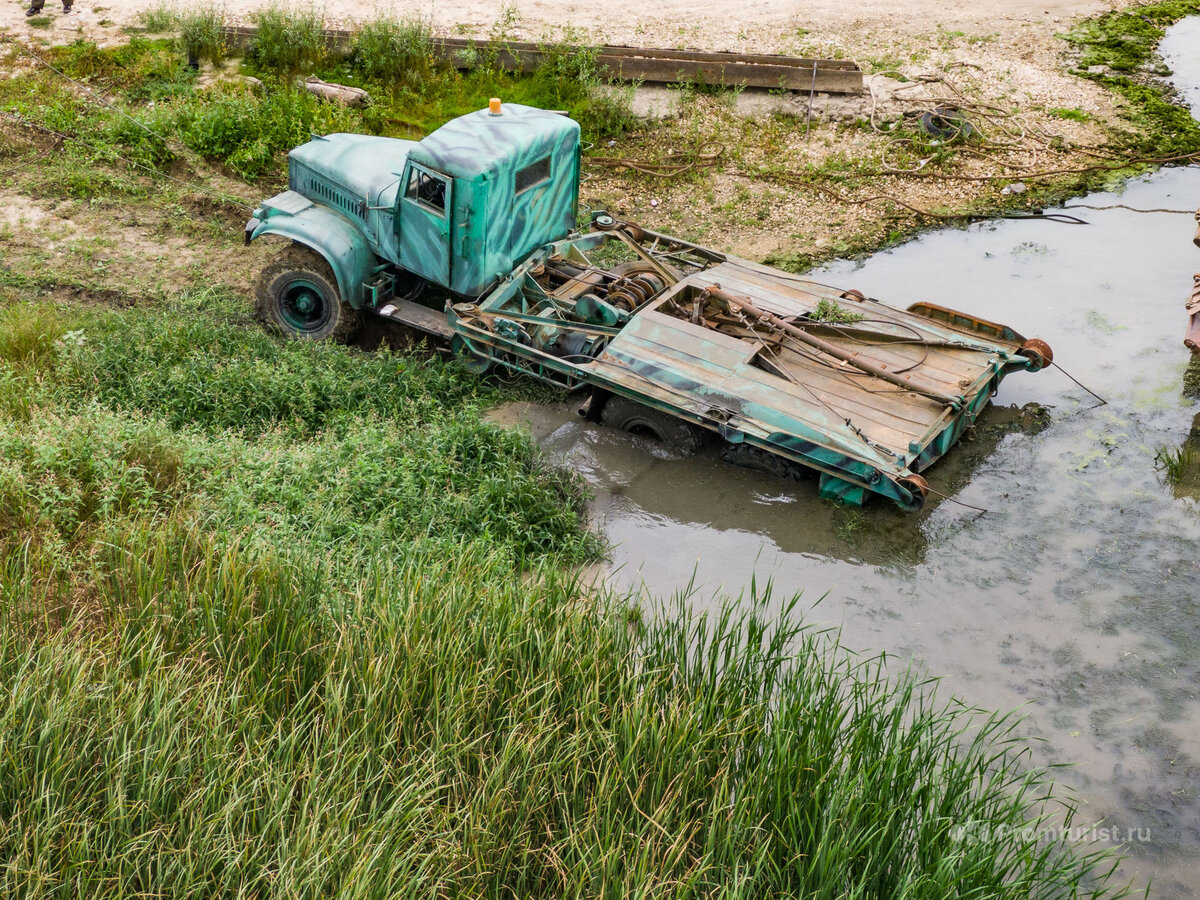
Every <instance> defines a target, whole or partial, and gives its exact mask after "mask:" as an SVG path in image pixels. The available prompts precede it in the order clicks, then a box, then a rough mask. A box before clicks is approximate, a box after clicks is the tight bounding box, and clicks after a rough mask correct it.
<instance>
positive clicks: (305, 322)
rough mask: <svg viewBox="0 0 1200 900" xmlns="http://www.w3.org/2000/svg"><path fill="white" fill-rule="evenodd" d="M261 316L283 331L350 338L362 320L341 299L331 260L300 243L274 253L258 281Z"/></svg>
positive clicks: (303, 336)
mask: <svg viewBox="0 0 1200 900" xmlns="http://www.w3.org/2000/svg"><path fill="white" fill-rule="evenodd" d="M254 309H255V312H256V313H257V315H258V318H259V320H260V321H261V322H262V323H263V324H265V325H266V326H267V327H268V328H270V329H272V330H274V331H278V332H280V333H282V334H283V335H284V336H285V337H289V338H292V339H293V340H301V341H324V340H332V341H337V342H338V343H342V344H344V343H346V342H347V341H348V340H350V338H351V337H353V336H354V332H355V331H357V330H358V326H359V324H360V323H361V317H360V315H359V311H358V310H356V309H353V308H352V307H351V306H350V305H349V304H348V303H343V302H342V298H341V296H340V295H339V294H338V289H337V280H336V279H335V278H334V275H333V270H332V269H330V267H329V263H327V262H326V261H325V259H324V258H323V257H322V256H321V255H320V254H319V253H317V252H316V251H315V250H311V249H309V248H308V247H305V246H303V245H300V244H296V245H293V246H291V247H288V248H287V249H286V250H284V251H283V252H282V253H280V254H279V255H278V256H276V257H275V259H273V260H272V261H271V262H270V263H268V264H267V266H266V268H264V269H263V270H262V274H260V275H259V276H258V281H257V283H256V284H255V285H254Z"/></svg>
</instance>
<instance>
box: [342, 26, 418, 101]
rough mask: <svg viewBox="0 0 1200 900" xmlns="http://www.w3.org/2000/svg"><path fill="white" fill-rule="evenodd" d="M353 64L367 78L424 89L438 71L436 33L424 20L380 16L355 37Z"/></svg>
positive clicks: (352, 53) (351, 58)
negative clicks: (435, 57) (435, 49)
mask: <svg viewBox="0 0 1200 900" xmlns="http://www.w3.org/2000/svg"><path fill="white" fill-rule="evenodd" d="M350 60H351V63H352V65H353V66H354V67H355V68H356V69H357V70H358V71H359V72H361V73H362V75H363V77H364V78H369V79H372V80H374V81H380V82H383V83H385V84H389V85H393V86H394V85H401V84H405V85H410V86H413V87H420V86H421V84H422V83H423V82H424V81H425V80H426V79H428V78H429V76H430V74H431V73H432V71H433V68H434V59H433V32H432V30H431V29H430V25H429V23H428V22H426V21H424V20H422V19H416V18H412V19H403V20H400V19H396V18H393V17H391V16H380V17H378V18H376V19H373V20H371V21H369V22H366V23H364V24H363V25H362V27H361V28H360V29H359V30H358V32H357V33H356V34H355V36H354V43H353V45H352V47H351V52H350Z"/></svg>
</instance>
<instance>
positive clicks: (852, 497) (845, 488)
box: [817, 472, 867, 506]
mask: <svg viewBox="0 0 1200 900" xmlns="http://www.w3.org/2000/svg"><path fill="white" fill-rule="evenodd" d="M817 492H818V493H819V494H820V495H821V497H822V498H824V499H825V500H836V501H837V502H838V503H845V504H846V505H847V506H862V505H863V502H864V501H865V500H866V499H867V489H866V488H865V487H862V486H861V485H857V484H852V483H851V482H849V481H846V480H845V479H843V478H838V477H837V476H836V475H830V474H829V473H828V472H822V473H821V480H820V482H819V483H818V486H817Z"/></svg>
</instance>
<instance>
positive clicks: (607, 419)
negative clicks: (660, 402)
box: [600, 397, 709, 456]
mask: <svg viewBox="0 0 1200 900" xmlns="http://www.w3.org/2000/svg"><path fill="white" fill-rule="evenodd" d="M600 421H601V422H603V423H604V424H605V425H608V426H609V427H610V428H620V429H621V430H622V431H627V432H629V433H630V434H633V435H638V436H640V437H646V438H650V439H651V440H655V441H658V442H659V443H660V444H662V445H663V446H664V447H667V448H669V449H671V450H673V451H675V452H676V453H680V454H683V455H685V456H691V455H692V454H693V453H696V452H698V451H699V450H700V448H701V447H703V446H704V445H705V443H707V441H708V438H709V433H708V432H707V431H705V430H704V429H703V428H701V427H700V426H698V425H692V424H691V423H689V422H684V421H682V420H680V419H677V418H675V417H674V416H672V415H670V414H668V413H665V412H662V411H661V410H657V409H651V408H650V407H648V406H643V405H642V404H640V403H634V402H633V401H632V400H626V399H625V398H624V397H609V398H608V401H607V402H606V403H605V404H604V409H603V411H602V412H601V413H600Z"/></svg>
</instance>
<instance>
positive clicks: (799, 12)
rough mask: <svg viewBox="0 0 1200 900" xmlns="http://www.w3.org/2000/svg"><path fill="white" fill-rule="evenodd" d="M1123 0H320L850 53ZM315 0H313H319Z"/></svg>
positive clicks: (454, 20)
mask: <svg viewBox="0 0 1200 900" xmlns="http://www.w3.org/2000/svg"><path fill="white" fill-rule="evenodd" d="M161 5H162V0H101V2H99V3H94V2H91V0H77V2H76V4H75V11H74V13H73V14H72V15H70V16H63V15H61V11H60V10H59V7H58V2H57V0H48V3H47V7H46V9H47V14H48V15H50V16H51V17H53V19H54V21H53V22H52V23H51V24H50V25H49V26H47V27H42V28H30V27H28V26H27V24H26V18H25V15H24V9H25V6H26V4H25V3H24V2H23V0H7V2H5V3H4V4H3V5H2V6H0V28H4V29H10V30H14V31H17V32H22V33H33V34H37V35H40V36H43V37H46V38H49V39H51V40H55V41H62V40H70V39H71V38H72V37H73V36H74V33H78V32H81V31H82V32H84V33H86V34H87V35H89V36H91V37H95V38H100V39H104V38H110V39H111V38H112V37H115V36H116V34H117V33H118V30H119V27H120V26H121V25H128V24H136V22H137V16H138V13H139V12H141V11H143V10H146V9H151V8H155V7H158V6H161ZM219 5H221V6H223V7H224V8H225V9H226V10H227V11H228V13H229V15H230V17H232V18H245V17H248V16H249V15H250V14H251V13H252V12H253V11H254V10H255V9H258V8H260V7H261V6H263V5H264V4H263V3H262V2H259V0H226V2H224V3H221V4H219ZM1128 5H1130V4H1129V3H1128V2H1123V0H1117V2H1112V0H1005V2H1003V3H984V2H980V0H975V2H971V3H959V4H947V3H945V2H942V0H904V2H901V0H860V2H857V3H854V4H847V3H844V2H841V0H810V2H806V3H805V4H803V6H802V8H800V7H801V5H800V4H797V3H796V2H795V0H746V2H741V0H660V2H658V3H655V4H654V5H653V8H652V9H648V8H647V4H645V3H644V2H642V0H610V2H608V3H605V4H603V5H600V4H596V3H593V2H583V0H562V2H559V0H523V2H518V0H514V2H513V3H512V4H511V6H510V7H509V8H508V9H510V10H514V11H515V13H516V15H515V16H514V15H512V14H511V13H508V12H506V8H505V6H504V4H502V3H500V2H496V0H463V2H458V3H454V4H444V3H437V2H433V0H424V2H419V3H408V4H386V3H383V4H380V3H376V2H374V0H349V2H339V3H329V4H325V5H324V9H325V11H326V14H327V17H328V19H329V20H330V21H331V22H333V23H337V24H349V23H350V22H352V21H354V20H356V19H364V18H370V17H372V16H374V15H376V13H377V11H380V10H382V11H392V12H394V13H395V14H396V15H398V16H401V17H407V16H421V17H424V18H428V19H429V20H430V21H432V22H433V24H434V27H435V28H438V29H445V30H448V31H449V30H468V31H471V32H482V33H486V32H487V31H489V30H490V29H491V28H492V27H493V26H494V25H495V23H496V22H497V21H498V20H500V19H502V18H505V17H506V16H507V17H508V18H509V19H512V20H514V21H513V22H512V26H513V30H515V31H517V32H519V33H522V34H523V35H526V36H532V37H537V36H540V35H541V34H542V33H545V32H553V31H555V30H558V29H560V28H562V27H563V26H566V25H570V26H574V27H578V28H586V29H588V30H589V31H590V32H592V34H593V35H594V36H595V37H597V38H600V39H603V40H607V41H609V42H612V43H626V44H635V45H636V44H640V45H643V46H652V45H661V46H690V47H697V48H701V49H709V50H738V49H746V50H758V51H781V52H794V51H796V50H797V49H799V48H800V45H807V46H809V47H810V48H811V49H816V48H817V47H819V46H822V45H824V46H827V47H829V48H830V49H835V50H836V49H841V50H842V52H844V53H846V54H847V55H848V56H851V57H854V56H855V55H856V49H855V48H856V45H859V46H860V45H863V44H868V45H878V44H880V43H886V42H887V41H888V40H889V39H898V38H908V39H911V38H914V37H918V36H922V35H936V33H937V31H938V29H939V27H940V28H941V29H942V30H946V31H963V32H965V33H968V34H979V35H989V34H1001V35H1003V34H1006V33H1008V32H1011V31H1013V30H1014V29H1024V28H1029V29H1031V32H1030V33H1033V34H1039V35H1041V34H1047V35H1051V34H1053V33H1055V32H1057V31H1060V30H1062V26H1063V24H1064V23H1065V22H1067V21H1069V20H1071V19H1076V18H1080V17H1083V16H1091V15H1096V14H1098V13H1101V12H1104V11H1105V10H1108V9H1112V8H1114V7H1119V6H1128ZM318 6H320V4H318Z"/></svg>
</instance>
